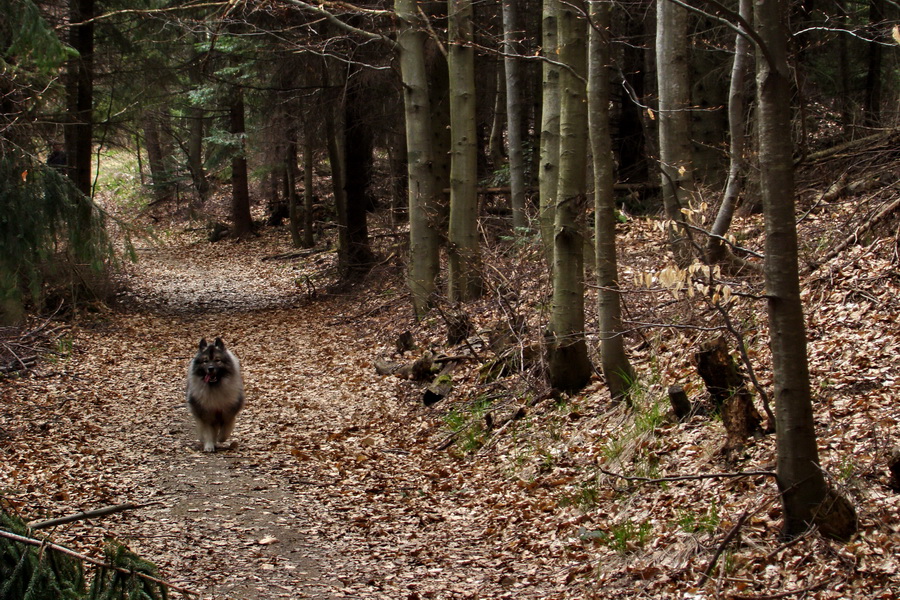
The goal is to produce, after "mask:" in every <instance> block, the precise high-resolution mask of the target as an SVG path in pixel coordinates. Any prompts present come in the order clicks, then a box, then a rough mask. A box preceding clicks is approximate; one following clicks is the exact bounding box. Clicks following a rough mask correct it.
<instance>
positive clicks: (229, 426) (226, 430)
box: [218, 417, 235, 444]
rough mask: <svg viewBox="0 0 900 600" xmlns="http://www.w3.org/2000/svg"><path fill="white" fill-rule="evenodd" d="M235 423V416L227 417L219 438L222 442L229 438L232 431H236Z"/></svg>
mask: <svg viewBox="0 0 900 600" xmlns="http://www.w3.org/2000/svg"><path fill="white" fill-rule="evenodd" d="M234 423H235V419H234V418H233V417H232V418H231V419H225V422H224V423H222V427H221V428H220V429H219V438H218V442H219V443H220V444H222V443H224V442H225V440H227V439H228V436H230V435H231V432H232V431H234Z"/></svg>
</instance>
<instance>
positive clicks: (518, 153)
mask: <svg viewBox="0 0 900 600" xmlns="http://www.w3.org/2000/svg"><path fill="white" fill-rule="evenodd" d="M517 2H518V0H503V53H504V54H505V56H504V58H503V68H504V70H505V71H506V141H507V144H508V152H507V157H508V158H509V189H510V199H511V204H512V215H513V229H514V230H515V231H516V233H517V235H518V233H519V232H522V231H524V230H525V229H526V228H527V227H528V217H527V215H526V214H525V156H524V153H523V152H522V142H523V140H522V91H521V87H522V75H521V71H522V68H521V65H520V64H519V59H518V58H515V56H516V55H518V54H519V44H518V43H517V40H516V36H517V35H519V34H520V32H519V31H518V27H517V23H518V16H519V15H518V11H517Z"/></svg>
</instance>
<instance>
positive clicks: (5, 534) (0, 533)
mask: <svg viewBox="0 0 900 600" xmlns="http://www.w3.org/2000/svg"><path fill="white" fill-rule="evenodd" d="M0 537H2V538H6V539H8V540H12V541H14V542H19V543H21V544H26V545H28V546H35V547H37V548H49V549H50V550H54V551H56V552H59V553H60V554H65V555H67V556H71V557H72V558H77V559H79V560H81V561H84V562H86V563H89V564H92V565H94V566H97V567H101V568H104V569H112V570H113V571H116V572H118V573H122V574H123V575H134V576H136V577H140V578H141V579H145V580H147V581H151V582H153V583H156V584H159V585H162V586H165V587H166V588H169V589H173V590H175V591H176V592H181V593H182V594H186V595H190V596H196V597H198V598H199V597H200V592H196V591H194V590H190V589H187V588H183V587H179V586H177V585H174V584H171V583H168V582H166V581H163V580H162V579H159V578H157V577H154V576H152V575H148V574H146V573H141V572H140V571H134V570H131V569H123V568H122V567H117V566H116V565H113V564H110V563H108V562H104V561H102V560H97V559H96V558H91V557H90V556H86V555H84V554H81V553H79V552H75V551H74V550H70V549H69V548H66V547H65V546H60V545H58V544H53V543H51V542H48V541H46V540H36V539H34V538H30V537H25V536H24V535H18V534H15V533H12V532H9V531H5V530H3V529H0Z"/></svg>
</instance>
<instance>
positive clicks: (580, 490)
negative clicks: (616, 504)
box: [559, 477, 600, 511]
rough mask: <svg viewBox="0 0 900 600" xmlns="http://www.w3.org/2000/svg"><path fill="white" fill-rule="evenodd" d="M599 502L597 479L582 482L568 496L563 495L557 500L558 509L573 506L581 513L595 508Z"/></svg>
mask: <svg viewBox="0 0 900 600" xmlns="http://www.w3.org/2000/svg"><path fill="white" fill-rule="evenodd" d="M599 500H600V490H599V488H598V487H597V478H596V477H592V478H590V479H588V480H587V481H582V482H581V483H580V484H578V487H577V488H575V489H574V490H572V492H571V493H570V494H564V495H563V496H562V497H561V498H560V499H559V505H560V507H565V506H574V507H576V508H578V509H579V510H582V511H589V510H591V509H592V508H594V507H596V506H597V503H598V502H599Z"/></svg>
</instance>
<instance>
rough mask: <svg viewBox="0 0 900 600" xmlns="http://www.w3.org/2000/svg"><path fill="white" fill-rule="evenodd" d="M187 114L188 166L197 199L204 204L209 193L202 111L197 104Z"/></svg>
mask: <svg viewBox="0 0 900 600" xmlns="http://www.w3.org/2000/svg"><path fill="white" fill-rule="evenodd" d="M188 114H189V116H188V120H189V124H188V126H189V132H188V136H189V137H188V168H189V169H190V171H191V182H192V183H193V184H194V191H195V192H197V201H198V203H199V204H204V203H206V198H207V196H208V195H209V181H208V180H207V179H206V169H205V168H204V166H203V129H204V127H203V121H204V113H203V109H202V108H200V107H199V106H193V107H191V108H190V109H189V112H188Z"/></svg>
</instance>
